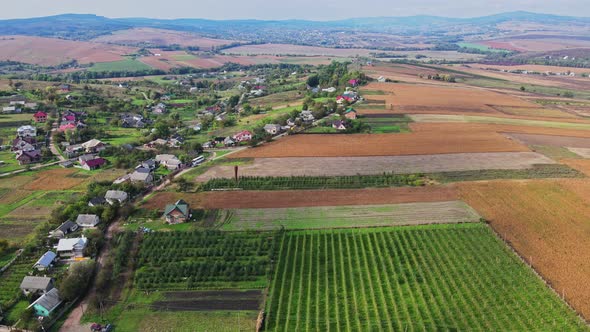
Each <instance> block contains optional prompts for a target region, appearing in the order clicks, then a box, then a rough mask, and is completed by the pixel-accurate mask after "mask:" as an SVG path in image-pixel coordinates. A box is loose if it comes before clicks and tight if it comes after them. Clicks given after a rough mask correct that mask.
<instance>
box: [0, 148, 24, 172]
mask: <svg viewBox="0 0 590 332" xmlns="http://www.w3.org/2000/svg"><path fill="white" fill-rule="evenodd" d="M0 161H3V162H4V163H3V164H2V165H0V173H8V172H12V171H16V170H19V169H23V168H25V166H22V165H19V164H18V161H17V160H16V155H15V154H14V152H12V151H0Z"/></svg>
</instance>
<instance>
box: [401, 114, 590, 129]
mask: <svg viewBox="0 0 590 332" xmlns="http://www.w3.org/2000/svg"><path fill="white" fill-rule="evenodd" d="M409 117H410V118H411V119H412V120H414V121H416V122H466V123H486V124H502V125H511V126H533V127H545V128H559V129H577V130H590V122H588V123H580V122H557V121H542V120H523V119H511V118H496V117H492V116H479V115H441V114H410V115H409Z"/></svg>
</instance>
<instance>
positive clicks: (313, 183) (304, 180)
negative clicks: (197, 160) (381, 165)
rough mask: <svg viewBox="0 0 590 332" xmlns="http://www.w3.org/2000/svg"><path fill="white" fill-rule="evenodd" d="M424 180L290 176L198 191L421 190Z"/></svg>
mask: <svg viewBox="0 0 590 332" xmlns="http://www.w3.org/2000/svg"><path fill="white" fill-rule="evenodd" d="M424 180H425V179H424V177H423V176H422V175H420V174H409V175H399V174H380V175H352V176H334V177H331V176H292V177H241V178H240V179H239V181H238V182H237V183H236V181H235V180H234V179H212V180H209V181H208V182H207V183H205V184H204V185H203V187H202V189H203V190H205V191H211V190H215V189H233V188H241V189H244V190H285V189H355V188H367V187H404V186H412V187H417V186H422V185H424V183H425V181H424Z"/></svg>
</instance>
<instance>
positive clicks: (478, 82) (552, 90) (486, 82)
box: [457, 73, 590, 99]
mask: <svg viewBox="0 0 590 332" xmlns="http://www.w3.org/2000/svg"><path fill="white" fill-rule="evenodd" d="M467 75H470V74H468V73H467ZM457 82H459V83H465V84H468V85H472V86H477V87H483V88H499V89H512V90H520V88H521V87H524V88H525V90H526V91H527V92H532V93H537V94H541V95H547V96H563V95H564V94H565V93H566V92H571V93H572V94H573V95H574V97H575V98H580V99H590V91H588V90H573V89H565V88H560V87H551V86H542V85H533V84H523V83H513V82H510V81H506V80H501V79H492V78H488V77H485V76H480V77H473V78H470V77H466V78H463V77H459V78H457Z"/></svg>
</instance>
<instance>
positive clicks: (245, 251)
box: [135, 230, 275, 290]
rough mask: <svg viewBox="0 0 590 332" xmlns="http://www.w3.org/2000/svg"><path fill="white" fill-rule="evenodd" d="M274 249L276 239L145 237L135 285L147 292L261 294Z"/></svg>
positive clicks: (200, 234) (246, 235)
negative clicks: (230, 290)
mask: <svg viewBox="0 0 590 332" xmlns="http://www.w3.org/2000/svg"><path fill="white" fill-rule="evenodd" d="M274 247H275V236H274V235H273V233H254V232H243V233H224V232H219V231H209V230H208V231H193V232H155V233H147V234H146V235H145V237H144V240H143V242H142V244H141V248H140V251H139V256H138V267H139V268H138V270H137V272H136V274H135V280H136V285H137V287H138V288H140V289H145V290H156V289H157V290H181V289H182V290H185V289H222V288H263V287H265V286H266V284H267V276H268V272H269V262H270V258H271V256H272V253H273V252H274Z"/></svg>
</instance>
